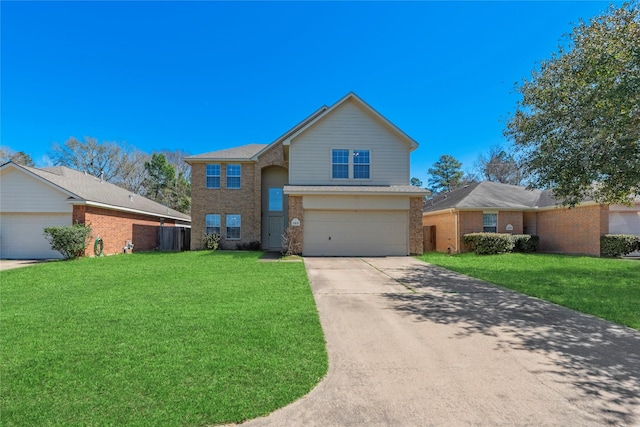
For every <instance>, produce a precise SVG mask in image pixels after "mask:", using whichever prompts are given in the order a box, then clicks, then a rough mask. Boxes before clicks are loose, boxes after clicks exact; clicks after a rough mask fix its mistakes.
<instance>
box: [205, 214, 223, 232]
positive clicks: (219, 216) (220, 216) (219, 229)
mask: <svg viewBox="0 0 640 427" xmlns="http://www.w3.org/2000/svg"><path fill="white" fill-rule="evenodd" d="M209 216H212V217H216V216H217V217H218V226H217V227H216V226H213V227H209V221H208V217H209ZM221 225H222V215H220V214H218V213H208V214H205V215H204V233H205V234H211V233H209V232H208V230H209V228H214V229H215V228H217V229H218V232H217V233H216V234H218V236H220V231H221ZM213 232H214V233H215V231H213Z"/></svg>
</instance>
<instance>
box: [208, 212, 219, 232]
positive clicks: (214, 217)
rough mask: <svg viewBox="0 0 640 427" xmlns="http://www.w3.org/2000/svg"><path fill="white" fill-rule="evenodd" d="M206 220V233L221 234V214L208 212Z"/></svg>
mask: <svg viewBox="0 0 640 427" xmlns="http://www.w3.org/2000/svg"><path fill="white" fill-rule="evenodd" d="M205 222H206V224H207V230H206V234H211V233H216V234H217V235H218V236H219V235H220V214H206V215H205Z"/></svg>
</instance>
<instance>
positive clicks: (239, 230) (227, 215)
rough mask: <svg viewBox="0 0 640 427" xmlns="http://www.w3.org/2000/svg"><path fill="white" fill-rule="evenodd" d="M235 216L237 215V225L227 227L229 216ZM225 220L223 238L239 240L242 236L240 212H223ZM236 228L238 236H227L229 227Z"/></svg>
mask: <svg viewBox="0 0 640 427" xmlns="http://www.w3.org/2000/svg"><path fill="white" fill-rule="evenodd" d="M230 216H237V217H238V226H237V227H229V217H230ZM224 222H225V240H240V239H241V238H242V215H241V214H225V218H224ZM230 228H234V229H235V228H237V229H238V237H229V229H230Z"/></svg>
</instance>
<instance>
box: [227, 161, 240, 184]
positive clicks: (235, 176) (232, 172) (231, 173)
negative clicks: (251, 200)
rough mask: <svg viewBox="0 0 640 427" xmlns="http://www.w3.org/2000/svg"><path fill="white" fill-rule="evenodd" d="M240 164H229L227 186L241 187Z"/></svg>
mask: <svg viewBox="0 0 640 427" xmlns="http://www.w3.org/2000/svg"><path fill="white" fill-rule="evenodd" d="M241 173H242V167H241V166H240V165H227V188H240V175H241Z"/></svg>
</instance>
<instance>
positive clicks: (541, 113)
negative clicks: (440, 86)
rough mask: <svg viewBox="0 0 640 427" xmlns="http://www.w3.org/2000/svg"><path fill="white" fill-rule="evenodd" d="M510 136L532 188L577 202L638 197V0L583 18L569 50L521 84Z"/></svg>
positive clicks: (622, 200)
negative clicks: (587, 20) (546, 189)
mask: <svg viewBox="0 0 640 427" xmlns="http://www.w3.org/2000/svg"><path fill="white" fill-rule="evenodd" d="M516 90H517V91H518V92H519V93H520V94H521V95H522V99H521V100H520V101H519V103H518V105H517V108H516V111H515V113H514V114H513V115H512V117H511V118H510V120H509V122H508V125H507V129H506V130H505V133H506V135H507V136H508V137H510V138H512V139H513V141H514V143H515V145H516V147H517V148H518V149H519V152H520V154H522V155H523V160H524V164H523V166H524V167H525V170H526V171H527V172H528V173H529V175H530V180H531V183H532V185H534V186H537V187H542V188H551V189H553V190H554V192H555V195H556V197H558V198H561V199H563V200H564V202H565V203H566V204H568V205H571V206H573V205H575V204H577V203H579V202H580V201H582V200H584V199H585V198H586V197H589V196H590V197H594V198H595V199H596V200H597V201H599V202H602V203H629V202H630V200H631V199H632V198H633V197H634V196H636V195H638V194H640V13H639V9H638V4H637V2H633V3H626V4H624V5H623V6H622V7H619V8H614V7H611V8H610V9H609V11H608V12H607V13H604V14H603V15H601V16H598V17H595V18H593V19H591V20H590V21H589V22H588V23H587V22H584V21H581V22H580V23H579V24H578V25H577V26H576V27H575V28H574V29H573V32H572V33H571V34H569V35H568V44H567V46H566V47H560V48H559V51H558V52H557V53H555V54H553V55H552V56H551V58H550V59H549V60H546V61H543V62H542V63H541V64H540V67H539V69H537V70H534V71H533V73H532V76H531V78H530V79H528V80H526V79H525V80H524V81H523V82H522V83H521V84H519V85H517V86H516Z"/></svg>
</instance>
